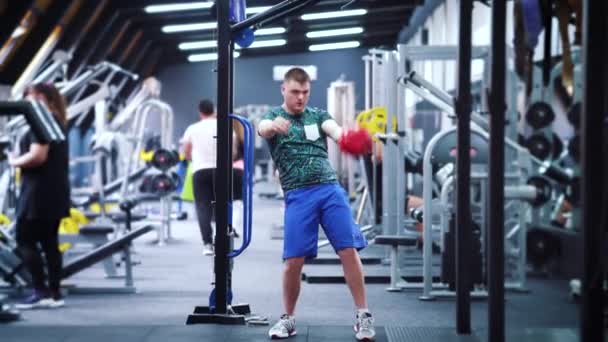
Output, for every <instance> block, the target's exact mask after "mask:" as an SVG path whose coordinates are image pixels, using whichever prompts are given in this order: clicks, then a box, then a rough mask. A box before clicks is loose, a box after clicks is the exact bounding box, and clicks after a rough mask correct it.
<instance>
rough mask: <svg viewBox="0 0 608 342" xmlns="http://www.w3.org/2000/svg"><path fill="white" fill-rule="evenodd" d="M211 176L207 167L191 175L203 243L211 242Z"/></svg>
mask: <svg viewBox="0 0 608 342" xmlns="http://www.w3.org/2000/svg"><path fill="white" fill-rule="evenodd" d="M211 178H212V171H211V170H208V169H204V170H199V171H196V172H195V173H194V174H193V175H192V182H193V190H194V206H195V209H196V217H197V219H198V225H199V229H200V231H201V237H202V238H203V243H205V244H212V243H213V231H212V228H211V217H212V216H213V204H212V202H211V201H212V200H213V199H214V192H213V188H212V187H211V186H210V183H211V181H210V179H211Z"/></svg>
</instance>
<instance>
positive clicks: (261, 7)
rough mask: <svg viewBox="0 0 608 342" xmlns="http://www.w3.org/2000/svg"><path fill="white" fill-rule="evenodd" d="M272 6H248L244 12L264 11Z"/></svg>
mask: <svg viewBox="0 0 608 342" xmlns="http://www.w3.org/2000/svg"><path fill="white" fill-rule="evenodd" d="M270 7H272V6H260V7H248V8H247V9H245V14H256V13H260V12H264V11H265V10H267V9H269V8H270Z"/></svg>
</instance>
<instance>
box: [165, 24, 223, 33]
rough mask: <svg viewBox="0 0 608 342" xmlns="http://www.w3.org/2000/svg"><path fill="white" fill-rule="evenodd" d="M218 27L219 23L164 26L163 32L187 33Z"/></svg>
mask: <svg viewBox="0 0 608 342" xmlns="http://www.w3.org/2000/svg"><path fill="white" fill-rule="evenodd" d="M216 27H217V23H194V24H180V25H167V26H163V27H162V28H161V30H162V31H163V32H165V33H173V32H185V31H202V30H213V29H215V28H216Z"/></svg>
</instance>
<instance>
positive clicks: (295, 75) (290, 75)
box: [283, 67, 310, 83]
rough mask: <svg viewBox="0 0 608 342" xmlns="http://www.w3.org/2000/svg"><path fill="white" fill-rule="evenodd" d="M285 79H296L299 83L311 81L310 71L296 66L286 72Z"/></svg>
mask: <svg viewBox="0 0 608 342" xmlns="http://www.w3.org/2000/svg"><path fill="white" fill-rule="evenodd" d="M283 81H285V82H287V81H296V82H298V83H306V82H310V76H308V73H307V72H306V71H305V70H304V69H302V68H298V67H295V68H291V69H289V71H287V72H286V73H285V77H284V78H283Z"/></svg>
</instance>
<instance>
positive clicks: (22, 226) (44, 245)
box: [16, 219, 62, 292]
mask: <svg viewBox="0 0 608 342" xmlns="http://www.w3.org/2000/svg"><path fill="white" fill-rule="evenodd" d="M59 222H60V220H58V219H55V220H45V219H34V220H28V219H17V229H16V233H17V248H18V251H19V253H20V254H21V257H22V258H23V261H24V263H25V266H26V267H27V269H28V270H29V271H30V273H31V275H32V281H33V286H34V288H35V289H37V290H46V289H50V290H51V291H53V292H59V285H60V282H61V263H62V255H61V252H60V251H59ZM39 246H40V248H39ZM41 251H42V252H44V256H45V259H46V260H43V259H42V254H41ZM45 261H46V274H47V275H48V284H47V282H46V276H45V270H44V266H45ZM47 285H48V286H47Z"/></svg>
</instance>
